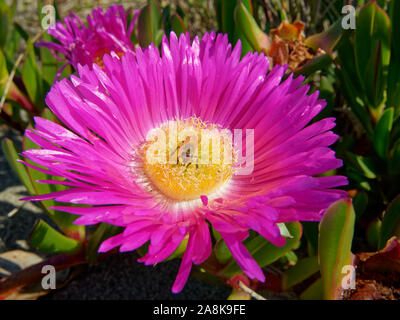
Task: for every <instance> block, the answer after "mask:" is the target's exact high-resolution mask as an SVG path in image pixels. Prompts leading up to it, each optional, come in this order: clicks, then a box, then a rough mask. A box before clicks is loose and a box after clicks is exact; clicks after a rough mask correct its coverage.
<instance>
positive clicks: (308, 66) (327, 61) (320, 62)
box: [294, 53, 333, 77]
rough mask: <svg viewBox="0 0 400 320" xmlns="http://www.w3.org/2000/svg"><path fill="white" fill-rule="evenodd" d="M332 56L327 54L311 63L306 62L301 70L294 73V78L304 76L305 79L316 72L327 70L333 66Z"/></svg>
mask: <svg viewBox="0 0 400 320" xmlns="http://www.w3.org/2000/svg"><path fill="white" fill-rule="evenodd" d="M332 61H333V60H332V56H331V55H330V54H329V53H326V54H324V55H322V56H317V57H315V58H313V59H311V60H310V61H308V62H306V63H305V64H304V65H303V66H302V67H301V68H300V69H297V70H296V71H295V72H294V76H295V77H297V76H298V75H303V76H305V77H307V76H309V75H311V74H313V73H315V72H316V71H320V70H323V69H325V68H326V67H328V66H330V65H331V64H332Z"/></svg>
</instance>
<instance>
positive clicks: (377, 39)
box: [355, 1, 391, 109]
mask: <svg viewBox="0 0 400 320" xmlns="http://www.w3.org/2000/svg"><path fill="white" fill-rule="evenodd" d="M390 28H391V27H390V20H389V17H388V16H387V14H386V13H385V11H384V10H382V9H381V8H379V6H378V5H377V4H376V2H375V1H371V2H369V3H368V4H367V5H366V6H365V7H363V8H362V9H361V10H360V13H359V16H358V18H357V28H356V31H355V40H356V42H355V53H356V66H357V71H358V75H359V79H360V82H361V84H362V87H363V89H364V91H365V93H366V95H367V97H368V101H369V104H370V106H371V107H372V108H373V109H377V108H378V107H379V106H380V105H381V103H382V101H383V92H384V88H385V81H384V74H383V72H384V71H383V70H384V68H386V67H387V66H388V64H389V59H390V47H389V43H390V39H389V35H390Z"/></svg>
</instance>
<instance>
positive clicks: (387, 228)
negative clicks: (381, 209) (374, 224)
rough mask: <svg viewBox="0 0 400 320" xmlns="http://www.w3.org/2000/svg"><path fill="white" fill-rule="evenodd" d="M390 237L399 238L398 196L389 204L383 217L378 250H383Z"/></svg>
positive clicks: (399, 211)
mask: <svg viewBox="0 0 400 320" xmlns="http://www.w3.org/2000/svg"><path fill="white" fill-rule="evenodd" d="M392 236H396V237H398V238H400V195H398V196H397V197H396V198H395V199H394V200H393V201H392V202H391V203H390V204H389V206H388V208H387V210H386V212H385V215H384V216H383V220H382V226H381V232H380V241H379V249H382V248H384V247H385V245H386V242H387V241H388V240H389V239H390V238H391V237H392Z"/></svg>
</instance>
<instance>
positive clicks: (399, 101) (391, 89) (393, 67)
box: [386, 1, 400, 118]
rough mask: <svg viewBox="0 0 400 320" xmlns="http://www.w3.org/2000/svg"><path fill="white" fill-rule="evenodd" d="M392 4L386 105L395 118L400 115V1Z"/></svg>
mask: <svg viewBox="0 0 400 320" xmlns="http://www.w3.org/2000/svg"><path fill="white" fill-rule="evenodd" d="M391 2H392V6H393V8H392V17H391V21H392V40H391V51H390V65H389V74H388V88H387V102H386V105H387V106H389V107H394V108H395V118H398V117H399V115H400V41H399V40H398V39H399V34H400V1H391Z"/></svg>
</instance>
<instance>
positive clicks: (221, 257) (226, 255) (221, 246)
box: [214, 239, 232, 264]
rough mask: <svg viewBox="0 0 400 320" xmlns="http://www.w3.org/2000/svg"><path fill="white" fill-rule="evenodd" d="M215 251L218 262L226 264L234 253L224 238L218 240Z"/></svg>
mask: <svg viewBox="0 0 400 320" xmlns="http://www.w3.org/2000/svg"><path fill="white" fill-rule="evenodd" d="M214 253H215V257H216V258H217V260H218V262H219V263H221V264H225V263H227V262H228V261H229V260H230V259H232V253H231V251H230V250H229V248H228V246H227V245H226V243H225V241H224V240H223V239H219V240H218V241H217V243H216V245H215V246H214Z"/></svg>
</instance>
